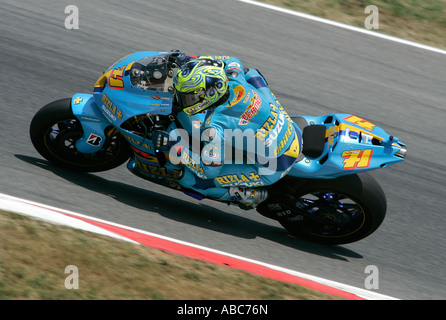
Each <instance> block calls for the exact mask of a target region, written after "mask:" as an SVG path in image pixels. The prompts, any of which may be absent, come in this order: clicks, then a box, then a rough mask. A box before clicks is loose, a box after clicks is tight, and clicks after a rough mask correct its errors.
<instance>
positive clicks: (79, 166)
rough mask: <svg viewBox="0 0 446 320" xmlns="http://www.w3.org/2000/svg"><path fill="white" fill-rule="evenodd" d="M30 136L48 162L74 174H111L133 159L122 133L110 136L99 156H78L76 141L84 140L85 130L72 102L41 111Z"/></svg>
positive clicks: (32, 122) (58, 104)
mask: <svg viewBox="0 0 446 320" xmlns="http://www.w3.org/2000/svg"><path fill="white" fill-rule="evenodd" d="M29 133H30V137H31V141H32V143H33V145H34V147H35V148H36V150H37V151H38V152H39V153H40V154H41V155H42V156H43V157H44V158H45V159H47V160H48V161H50V162H51V163H53V164H55V165H57V166H60V167H63V168H66V169H69V170H72V171H81V172H99V171H105V170H110V169H113V168H115V167H118V166H120V165H121V164H123V163H124V162H125V161H127V160H128V159H129V157H130V155H131V152H130V148H129V146H128V143H127V141H126V140H125V139H124V138H123V137H122V135H121V134H119V132H116V133H115V134H110V135H109V136H108V137H107V139H106V141H105V143H104V146H103V148H102V149H101V150H99V151H98V152H95V153H93V154H86V153H81V152H79V150H77V148H76V141H77V140H78V139H80V138H81V137H82V136H83V129H82V126H81V123H80V121H79V120H78V119H77V118H76V117H75V116H74V114H73V111H72V108H71V99H70V98H66V99H61V100H57V101H54V102H51V103H49V104H47V105H46V106H44V107H43V108H42V109H40V110H39V111H38V112H37V113H36V114H35V116H34V118H33V119H32V121H31V125H30V130H29Z"/></svg>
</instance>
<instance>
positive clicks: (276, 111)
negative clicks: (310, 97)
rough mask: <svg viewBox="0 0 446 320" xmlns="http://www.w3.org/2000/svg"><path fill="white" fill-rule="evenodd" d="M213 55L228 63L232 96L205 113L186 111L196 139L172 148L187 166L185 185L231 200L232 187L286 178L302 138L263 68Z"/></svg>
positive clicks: (184, 119)
mask: <svg viewBox="0 0 446 320" xmlns="http://www.w3.org/2000/svg"><path fill="white" fill-rule="evenodd" d="M210 58H212V59H218V60H221V61H223V62H224V63H225V70H226V72H227V76H228V86H229V97H228V98H227V99H226V100H225V101H224V102H222V103H220V104H218V105H217V106H212V107H211V108H209V109H207V110H206V111H205V112H204V113H199V114H197V115H194V116H187V115H186V114H185V113H184V112H180V113H179V114H178V119H179V120H180V121H181V122H182V123H189V124H190V125H189V126H187V125H186V126H184V127H185V129H186V130H187V131H188V134H189V137H192V141H191V142H190V143H184V141H183V142H179V143H178V144H176V145H175V146H174V148H173V149H172V150H174V152H175V153H176V156H178V159H179V160H180V161H181V162H182V163H183V164H184V165H185V167H186V169H185V172H184V176H183V178H182V179H181V180H180V181H179V183H180V184H181V185H182V186H183V187H185V188H189V189H192V190H194V191H196V192H198V193H200V194H202V195H204V196H206V197H211V198H215V199H220V200H227V201H231V200H234V199H230V197H229V195H228V189H229V187H233V186H240V187H262V186H266V185H271V184H273V183H275V182H277V181H278V180H279V179H280V178H282V177H283V176H284V175H285V174H286V173H287V172H288V171H289V170H290V169H291V166H292V165H293V163H294V162H295V161H296V159H297V158H298V156H299V154H300V152H301V149H302V148H301V147H302V136H301V131H300V129H299V128H298V127H297V125H296V124H295V123H294V122H293V121H292V120H291V119H290V117H289V115H288V114H287V112H286V111H285V110H284V109H283V108H282V106H281V105H280V103H279V101H278V100H277V99H276V97H275V96H274V95H273V94H272V92H271V91H270V89H269V88H268V86H267V83H266V81H265V79H264V77H263V76H262V75H261V74H260V73H259V72H258V71H257V70H255V69H244V68H243V66H242V63H241V62H240V60H239V59H237V58H235V57H210ZM177 141H178V140H177Z"/></svg>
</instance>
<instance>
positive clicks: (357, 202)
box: [257, 173, 387, 244]
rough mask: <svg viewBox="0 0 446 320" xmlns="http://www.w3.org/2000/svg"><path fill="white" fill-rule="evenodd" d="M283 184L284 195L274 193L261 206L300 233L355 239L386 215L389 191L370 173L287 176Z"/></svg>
mask: <svg viewBox="0 0 446 320" xmlns="http://www.w3.org/2000/svg"><path fill="white" fill-rule="evenodd" d="M293 181H294V183H293ZM282 186H283V187H282V188H286V190H282V192H283V193H281V194H282V195H281V196H280V198H277V197H276V198H275V197H274V196H272V198H271V199H268V200H267V201H266V202H265V203H262V204H261V205H260V206H259V207H258V208H257V210H258V211H259V212H260V213H261V214H264V215H267V216H269V217H271V218H275V219H277V220H278V221H279V222H280V224H281V225H282V226H283V227H284V228H285V229H287V230H288V231H289V232H290V233H291V234H293V235H295V236H297V237H302V238H307V239H310V240H313V241H317V242H320V243H325V244H345V243H351V242H355V241H358V240H361V239H363V238H365V237H367V236H369V235H370V234H372V233H373V232H374V231H376V229H378V227H379V226H380V225H381V223H382V222H383V220H384V217H385V215H386V210H387V203H386V197H385V194H384V192H383V190H382V189H381V187H380V185H379V184H378V183H377V182H376V180H375V179H373V178H372V177H371V176H370V175H368V174H366V173H363V174H360V175H356V174H355V175H349V176H345V177H341V178H337V179H331V180H310V179H309V180H303V181H299V180H296V178H287V180H286V181H285V183H284V184H282ZM285 186H286V187H285ZM273 211H275V212H273Z"/></svg>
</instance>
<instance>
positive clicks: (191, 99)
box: [177, 90, 205, 108]
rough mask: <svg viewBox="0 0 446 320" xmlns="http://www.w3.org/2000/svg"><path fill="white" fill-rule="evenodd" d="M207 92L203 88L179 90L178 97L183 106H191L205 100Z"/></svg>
mask: <svg viewBox="0 0 446 320" xmlns="http://www.w3.org/2000/svg"><path fill="white" fill-rule="evenodd" d="M204 95H205V92H204V91H203V90H201V91H199V92H186V93H184V92H179V91H177V99H178V102H179V104H180V106H181V107H182V108H188V107H191V106H193V105H195V104H197V103H199V102H202V101H203V100H204Z"/></svg>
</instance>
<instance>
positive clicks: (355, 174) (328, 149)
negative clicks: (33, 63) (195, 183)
mask: <svg viewBox="0 0 446 320" xmlns="http://www.w3.org/2000/svg"><path fill="white" fill-rule="evenodd" d="M177 56H178V55H177V54H173V52H155V51H142V52H136V53H134V54H131V55H129V56H127V57H125V58H123V59H121V60H120V61H118V62H116V63H115V64H114V65H112V66H111V67H110V68H108V69H107V70H106V71H105V72H104V73H103V75H102V76H101V77H100V78H99V79H98V81H97V82H96V84H95V86H94V92H93V94H83V93H76V94H74V95H73V96H72V97H71V98H66V99H61V100H57V101H54V102H52V103H49V104H48V105H46V106H44V107H43V108H42V109H40V110H39V111H38V112H37V113H36V114H35V116H34V118H33V119H32V122H31V125H30V136H31V140H32V143H33V145H34V147H35V148H36V150H37V151H38V152H39V153H40V154H41V155H42V156H43V157H44V158H46V159H47V160H49V161H50V162H52V163H53V164H55V165H58V166H61V167H64V168H66V169H69V170H74V171H81V172H99V171H105V170H110V169H113V168H115V167H118V166H120V165H122V164H123V163H125V162H127V161H128V163H127V167H128V169H129V170H130V171H131V172H132V173H134V174H135V175H137V176H139V177H141V178H143V179H146V180H148V181H150V182H153V183H156V184H159V185H163V186H165V187H169V188H173V189H177V190H179V191H182V192H184V193H186V194H188V195H190V196H192V197H194V198H197V199H203V198H204V196H203V195H201V194H200V193H198V192H197V191H195V190H191V189H188V188H185V187H183V186H182V185H181V184H180V183H179V181H180V180H181V178H183V176H184V165H183V163H182V162H181V161H178V159H175V152H172V150H170V151H169V150H165V149H164V150H163V149H162V148H159V144H158V143H157V141H155V140H154V137H155V136H156V137H158V138H159V137H160V136H159V135H154V132H157V131H158V130H159V129H161V128H162V129H163V130H165V131H166V132H174V131H175V130H177V129H179V128H181V129H182V130H183V131H184V132H186V133H188V134H191V132H192V131H193V128H194V126H197V125H199V124H200V123H202V121H203V120H204V117H205V114H203V113H199V114H197V115H195V116H187V115H185V114H184V113H182V112H178V110H176V107H175V104H174V102H173V98H172V97H173V94H172V92H173V76H174V70H175V68H176V67H178V64H177V62H176V60H175V57H177ZM291 118H292V119H293V121H294V123H295V124H296V125H297V126H298V127H299V128H300V129H301V132H302V141H303V145H302V150H301V154H300V156H299V158H298V159H297V161H296V162H295V163H294V165H293V167H292V168H291V170H290V171H288V172H287V174H286V175H284V177H282V179H280V180H279V181H278V182H276V183H275V184H273V185H269V186H267V188H268V198H267V199H266V200H265V201H264V202H262V203H261V204H260V205H259V206H257V208H256V210H257V211H258V212H259V213H260V214H262V215H263V216H266V217H268V218H271V219H274V220H277V221H278V222H279V223H280V224H281V225H282V226H283V227H284V228H285V229H287V230H288V231H289V232H290V233H291V234H293V235H295V236H298V237H303V238H307V239H310V240H313V241H318V242H322V243H326V244H344V243H350V242H354V241H358V240H360V239H363V238H365V237H366V236H368V235H370V234H372V233H373V232H374V231H375V230H376V229H377V228H378V227H379V226H380V224H381V223H382V222H383V220H384V217H385V214H386V208H387V205H386V197H385V194H384V192H383V190H382V188H381V187H380V186H379V184H378V183H377V182H376V180H375V179H374V178H372V177H371V176H370V175H369V174H368V173H365V171H369V170H373V169H378V168H383V167H386V166H388V165H391V164H393V163H397V162H400V161H402V160H404V158H405V155H406V146H405V145H404V144H403V143H401V142H400V141H399V140H398V139H397V138H396V137H394V136H390V135H389V134H387V133H386V132H385V131H384V130H383V129H381V128H380V127H378V126H377V125H375V124H373V123H371V122H369V121H367V120H366V119H363V118H361V117H359V116H356V115H352V114H328V115H323V116H293V117H291ZM181 160H182V161H183V162H184V161H194V160H193V159H181ZM189 164H190V163H189ZM197 166H199V164H197ZM197 169H199V168H197ZM224 179H226V180H227V182H228V183H235V184H236V183H237V181H239V180H240V179H243V177H238V176H237V177H230V176H227V177H224ZM246 179H248V180H249V178H248V177H247V178H246Z"/></svg>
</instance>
